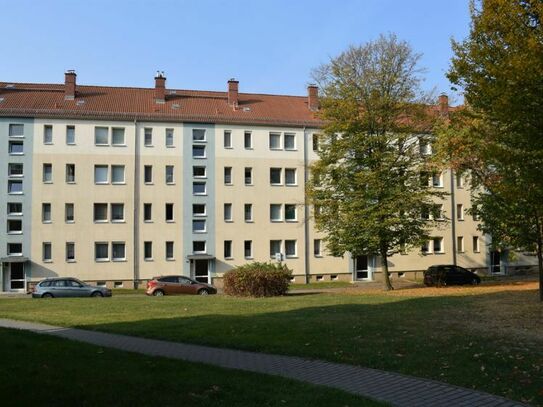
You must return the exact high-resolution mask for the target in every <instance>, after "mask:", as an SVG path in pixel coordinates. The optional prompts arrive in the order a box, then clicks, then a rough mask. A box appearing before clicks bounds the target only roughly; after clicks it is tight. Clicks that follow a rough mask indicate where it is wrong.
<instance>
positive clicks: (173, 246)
mask: <svg viewBox="0 0 543 407" xmlns="http://www.w3.org/2000/svg"><path fill="white" fill-rule="evenodd" d="M169 246H171V250H172V252H171V256H168V254H169V253H168V248H169ZM164 257H165V258H166V261H173V260H175V243H174V241H173V240H167V241H166V242H164Z"/></svg>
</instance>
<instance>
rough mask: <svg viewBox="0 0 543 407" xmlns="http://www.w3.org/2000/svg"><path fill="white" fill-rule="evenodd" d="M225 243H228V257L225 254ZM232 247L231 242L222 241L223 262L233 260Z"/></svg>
mask: <svg viewBox="0 0 543 407" xmlns="http://www.w3.org/2000/svg"><path fill="white" fill-rule="evenodd" d="M226 242H229V247H228V249H229V250H228V251H229V255H228V256H227V255H226V254H227V253H226V245H227V243H226ZM233 247H234V243H233V242H232V241H231V240H225V241H224V243H223V255H224V258H225V260H231V259H233V258H234V256H233V253H234V250H233Z"/></svg>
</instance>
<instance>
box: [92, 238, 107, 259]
mask: <svg viewBox="0 0 543 407" xmlns="http://www.w3.org/2000/svg"><path fill="white" fill-rule="evenodd" d="M108 246H109V245H108V244H107V242H95V243H94V260H96V261H109V247H108Z"/></svg>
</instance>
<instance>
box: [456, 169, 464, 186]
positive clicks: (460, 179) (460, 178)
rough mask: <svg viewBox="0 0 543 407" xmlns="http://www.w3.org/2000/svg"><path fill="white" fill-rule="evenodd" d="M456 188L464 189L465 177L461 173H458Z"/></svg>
mask: <svg viewBox="0 0 543 407" xmlns="http://www.w3.org/2000/svg"><path fill="white" fill-rule="evenodd" d="M456 188H464V175H463V174H462V173H460V172H457V173H456Z"/></svg>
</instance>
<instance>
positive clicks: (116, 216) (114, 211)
mask: <svg viewBox="0 0 543 407" xmlns="http://www.w3.org/2000/svg"><path fill="white" fill-rule="evenodd" d="M111 221H112V222H124V204H122V203H112V204H111Z"/></svg>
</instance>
